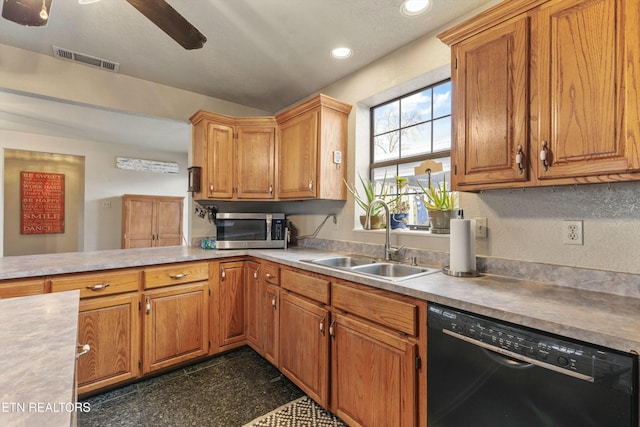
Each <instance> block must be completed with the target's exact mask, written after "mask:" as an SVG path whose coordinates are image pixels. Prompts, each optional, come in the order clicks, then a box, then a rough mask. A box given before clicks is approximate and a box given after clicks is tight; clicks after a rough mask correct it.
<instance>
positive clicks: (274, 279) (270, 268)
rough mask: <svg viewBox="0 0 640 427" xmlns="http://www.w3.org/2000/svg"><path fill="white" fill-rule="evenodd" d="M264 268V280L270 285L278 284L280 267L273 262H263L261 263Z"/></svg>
mask: <svg viewBox="0 0 640 427" xmlns="http://www.w3.org/2000/svg"><path fill="white" fill-rule="evenodd" d="M261 267H262V269H263V270H264V280H265V281H266V282H267V283H269V284H271V285H276V286H277V285H279V284H280V268H279V267H278V266H277V265H274V264H268V263H264V264H262V266H261Z"/></svg>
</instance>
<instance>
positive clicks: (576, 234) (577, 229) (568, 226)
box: [562, 221, 584, 245]
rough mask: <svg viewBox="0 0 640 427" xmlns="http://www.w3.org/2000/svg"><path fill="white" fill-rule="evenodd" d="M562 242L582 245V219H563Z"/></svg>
mask: <svg viewBox="0 0 640 427" xmlns="http://www.w3.org/2000/svg"><path fill="white" fill-rule="evenodd" d="M562 243H564V244H565V245H582V244H584V243H583V241H582V221H562Z"/></svg>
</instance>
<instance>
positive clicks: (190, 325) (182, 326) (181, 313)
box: [143, 281, 209, 373]
mask: <svg viewBox="0 0 640 427" xmlns="http://www.w3.org/2000/svg"><path fill="white" fill-rule="evenodd" d="M208 293H209V286H208V282H206V281H202V282H195V283H189V284H185V285H175V286H167V287H165V288H158V289H151V290H146V291H145V292H144V294H143V310H144V320H143V336H144V361H143V368H144V372H145V373H147V372H153V371H157V370H159V369H163V368H167V367H169V366H172V365H175V364H177V363H181V362H184V361H187V360H190V359H194V358H197V357H200V356H204V355H207V354H208V353H209V324H208V319H209V304H208V303H209V299H208Z"/></svg>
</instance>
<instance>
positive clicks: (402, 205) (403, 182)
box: [389, 176, 410, 229]
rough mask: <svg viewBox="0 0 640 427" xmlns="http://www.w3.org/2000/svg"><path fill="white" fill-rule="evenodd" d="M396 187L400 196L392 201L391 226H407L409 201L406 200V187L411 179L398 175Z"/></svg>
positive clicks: (390, 205)
mask: <svg viewBox="0 0 640 427" xmlns="http://www.w3.org/2000/svg"><path fill="white" fill-rule="evenodd" d="M395 178H396V188H397V191H398V196H397V197H396V198H395V199H393V200H392V201H391V203H390V204H389V207H390V208H391V219H390V223H391V228H392V229H397V228H407V217H408V216H409V208H410V205H409V202H407V201H406V200H405V197H404V196H405V187H406V186H407V185H408V184H409V179H408V178H405V177H403V176H396V177H395Z"/></svg>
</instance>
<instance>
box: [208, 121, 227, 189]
mask: <svg viewBox="0 0 640 427" xmlns="http://www.w3.org/2000/svg"><path fill="white" fill-rule="evenodd" d="M207 128H208V132H207V141H206V146H205V153H206V158H207V161H206V165H207V168H206V169H207V170H206V173H205V176H206V177H207V178H208V180H207V181H206V182H205V183H204V185H205V188H206V191H207V197H210V198H213V199H230V198H232V197H233V172H234V161H233V142H234V141H233V136H234V128H233V127H232V126H228V125H225V124H218V123H215V122H211V123H208V125H207Z"/></svg>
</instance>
